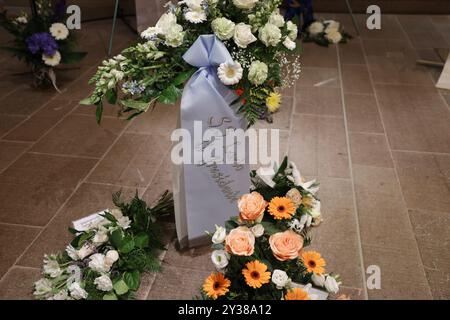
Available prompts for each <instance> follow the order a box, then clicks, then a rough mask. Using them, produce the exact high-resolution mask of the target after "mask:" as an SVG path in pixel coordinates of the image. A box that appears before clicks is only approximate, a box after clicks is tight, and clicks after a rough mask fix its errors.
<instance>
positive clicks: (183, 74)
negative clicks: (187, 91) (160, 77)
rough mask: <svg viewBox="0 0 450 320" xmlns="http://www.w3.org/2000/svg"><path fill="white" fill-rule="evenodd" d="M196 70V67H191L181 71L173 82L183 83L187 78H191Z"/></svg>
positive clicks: (174, 83)
mask: <svg viewBox="0 0 450 320" xmlns="http://www.w3.org/2000/svg"><path fill="white" fill-rule="evenodd" d="M194 72H195V69H190V70H187V71H184V72H181V73H179V74H178V75H177V76H176V78H175V79H174V80H173V82H172V84H173V85H174V86H179V85H182V84H183V83H184V82H185V81H186V80H187V79H189V78H190V77H191V76H192V74H193V73H194Z"/></svg>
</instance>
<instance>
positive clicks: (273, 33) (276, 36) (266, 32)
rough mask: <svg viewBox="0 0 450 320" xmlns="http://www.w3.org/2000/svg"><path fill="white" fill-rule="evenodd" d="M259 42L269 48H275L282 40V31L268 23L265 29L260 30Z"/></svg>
mask: <svg viewBox="0 0 450 320" xmlns="http://www.w3.org/2000/svg"><path fill="white" fill-rule="evenodd" d="M259 40H261V41H262V42H263V43H264V44H265V45H266V46H267V47H270V46H272V47H275V46H276V45H277V44H278V43H280V40H281V30H280V28H278V27H277V26H276V25H274V24H271V23H266V24H265V25H264V27H262V28H260V29H259Z"/></svg>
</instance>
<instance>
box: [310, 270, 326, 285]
mask: <svg viewBox="0 0 450 320" xmlns="http://www.w3.org/2000/svg"><path fill="white" fill-rule="evenodd" d="M311 280H312V282H313V283H314V285H316V286H318V287H323V286H324V285H325V276H324V275H323V274H316V273H313V275H312V276H311Z"/></svg>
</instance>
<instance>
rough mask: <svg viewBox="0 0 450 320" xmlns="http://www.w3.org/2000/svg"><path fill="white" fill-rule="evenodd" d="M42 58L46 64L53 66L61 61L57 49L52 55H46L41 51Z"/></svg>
mask: <svg viewBox="0 0 450 320" xmlns="http://www.w3.org/2000/svg"><path fill="white" fill-rule="evenodd" d="M42 60H43V61H44V63H45V64H46V65H48V66H50V67H55V66H57V65H58V64H59V63H60V62H61V53H59V51H55V53H54V54H53V55H52V56H48V55H46V54H44V53H43V54H42Z"/></svg>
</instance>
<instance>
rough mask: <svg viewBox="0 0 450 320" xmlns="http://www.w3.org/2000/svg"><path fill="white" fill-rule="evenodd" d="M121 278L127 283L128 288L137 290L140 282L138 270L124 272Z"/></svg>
mask: <svg viewBox="0 0 450 320" xmlns="http://www.w3.org/2000/svg"><path fill="white" fill-rule="evenodd" d="M123 280H124V281H125V283H126V284H127V286H128V288H130V290H137V289H138V288H139V285H140V283H141V274H140V273H139V271H137V270H134V271H132V272H125V273H124V274H123Z"/></svg>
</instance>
